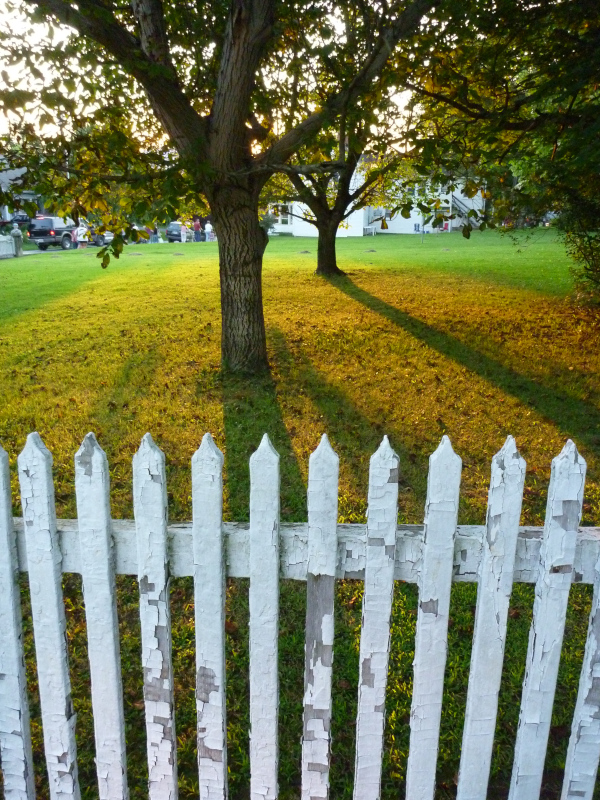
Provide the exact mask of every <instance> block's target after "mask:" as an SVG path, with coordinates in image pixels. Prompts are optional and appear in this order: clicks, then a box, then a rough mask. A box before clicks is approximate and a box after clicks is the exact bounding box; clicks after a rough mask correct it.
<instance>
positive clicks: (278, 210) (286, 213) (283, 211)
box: [272, 204, 291, 225]
mask: <svg viewBox="0 0 600 800" xmlns="http://www.w3.org/2000/svg"><path fill="white" fill-rule="evenodd" d="M272 214H273V216H274V217H275V224H276V225H289V224H290V223H291V218H290V207H289V206H288V205H285V204H284V205H276V206H273V210H272Z"/></svg>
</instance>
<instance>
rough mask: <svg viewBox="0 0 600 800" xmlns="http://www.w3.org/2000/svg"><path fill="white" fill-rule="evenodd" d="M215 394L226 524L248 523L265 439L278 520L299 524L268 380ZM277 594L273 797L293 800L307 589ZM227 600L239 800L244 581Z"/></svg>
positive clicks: (231, 734) (232, 766) (300, 484)
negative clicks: (276, 782) (275, 464)
mask: <svg viewBox="0 0 600 800" xmlns="http://www.w3.org/2000/svg"><path fill="white" fill-rule="evenodd" d="M222 393H223V419H224V428H225V481H226V486H227V495H228V502H227V516H228V517H229V519H233V520H236V521H238V522H240V521H242V522H243V521H247V520H248V519H249V502H250V469H249V459H250V456H251V455H252V453H253V452H254V451H255V450H256V448H257V447H258V446H259V444H260V441H261V439H262V437H263V434H265V433H268V435H269V439H270V440H271V442H272V444H273V447H274V448H275V449H276V450H277V452H278V453H279V458H280V462H279V466H280V477H281V488H280V497H281V518H282V520H285V521H294V522H299V521H305V520H306V513H307V512H306V485H305V482H304V479H303V477H302V472H301V470H300V465H299V464H298V460H297V458H296V456H295V454H294V450H293V448H292V442H291V439H290V435H289V433H288V431H287V429H286V426H285V423H284V419H283V415H282V412H281V407H280V404H279V401H278V398H277V390H276V385H275V382H274V380H273V378H272V376H271V375H270V374H265V375H259V376H252V377H250V376H243V377H241V376H233V375H226V376H223V377H222ZM279 591H280V601H279V604H280V620H279V682H280V708H279V745H280V764H279V779H280V796H281V797H282V798H285V797H293V796H297V794H298V787H299V781H300V738H301V735H302V696H303V689H304V671H303V665H304V618H305V614H306V584H304V583H301V582H297V581H281V583H280V589H279ZM227 594H228V601H227V608H228V618H229V631H228V640H227V661H228V673H227V714H228V739H229V754H228V762H229V791H230V795H231V797H236V798H244V797H248V795H249V791H248V786H249V781H250V768H249V753H248V750H249V742H248V730H249V729H250V719H249V705H248V696H249V685H248V665H249V655H248V648H249V644H248V581H247V580H243V581H240V580H235V581H230V582H229V585H228V591H227Z"/></svg>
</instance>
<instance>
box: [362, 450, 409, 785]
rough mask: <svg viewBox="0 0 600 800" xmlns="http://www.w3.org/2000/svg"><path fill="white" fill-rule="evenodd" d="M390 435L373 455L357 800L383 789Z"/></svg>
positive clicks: (392, 539)
mask: <svg viewBox="0 0 600 800" xmlns="http://www.w3.org/2000/svg"><path fill="white" fill-rule="evenodd" d="M399 468H400V462H399V459H398V456H397V455H396V453H395V452H394V451H393V450H392V448H391V447H390V443H389V441H388V438H387V436H384V437H383V441H382V443H381V445H380V446H379V449H378V450H377V452H376V453H375V454H374V455H373V456H371V462H370V469H369V504H368V512H367V563H366V568H365V591H364V596H363V605H362V625H361V633H360V654H359V670H360V673H359V687H358V715H357V719H356V758H355V769H354V800H377V798H378V797H379V794H380V788H381V762H382V757H383V728H384V721H385V689H386V684H387V671H388V659H389V654H390V615H391V612H392V599H393V596H394V565H395V557H396V526H397V522H398V473H399Z"/></svg>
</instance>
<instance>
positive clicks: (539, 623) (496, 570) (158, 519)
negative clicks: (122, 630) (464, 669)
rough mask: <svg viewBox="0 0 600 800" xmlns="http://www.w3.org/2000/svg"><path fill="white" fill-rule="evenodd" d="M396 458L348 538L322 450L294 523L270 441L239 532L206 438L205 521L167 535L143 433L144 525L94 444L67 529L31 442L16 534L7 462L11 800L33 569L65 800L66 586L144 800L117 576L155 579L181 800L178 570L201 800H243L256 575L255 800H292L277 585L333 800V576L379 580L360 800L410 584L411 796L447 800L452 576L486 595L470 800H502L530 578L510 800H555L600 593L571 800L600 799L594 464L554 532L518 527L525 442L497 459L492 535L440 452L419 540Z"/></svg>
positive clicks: (310, 764)
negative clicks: (283, 728) (401, 604)
mask: <svg viewBox="0 0 600 800" xmlns="http://www.w3.org/2000/svg"><path fill="white" fill-rule="evenodd" d="M399 466H400V465H399V459H398V456H397V455H396V453H394V451H393V450H392V448H391V446H390V444H389V442H388V440H387V438H384V440H383V442H382V444H381V446H380V448H379V450H378V451H377V452H376V453H375V454H374V455H373V457H372V458H371V466H370V473H369V489H368V522H367V525H366V526H363V525H340V524H338V523H337V516H338V509H337V504H338V472H339V463H338V457H337V455H336V454H335V453H334V451H333V450H332V449H331V446H330V445H329V442H328V441H327V437H326V436H324V437H323V439H322V441H321V443H320V445H319V446H318V448H317V449H316V451H315V452H314V453H313V454H312V456H311V458H310V463H309V478H308V524H307V525H306V524H293V525H280V521H279V456H278V454H277V453H276V451H275V450H274V449H273V446H272V445H271V443H270V441H269V439H268V437H267V436H266V435H265V437H264V438H263V441H262V442H261V444H260V447H259V448H258V450H257V451H256V452H255V453H254V455H253V456H252V457H251V459H250V479H251V492H250V524H249V526H248V525H244V524H238V523H224V522H223V520H222V505H223V500H222V497H223V484H222V469H223V455H222V454H221V452H220V450H219V449H218V448H217V447H216V445H215V444H214V442H213V440H212V438H211V436H210V435H209V434H206V435H205V437H204V439H203V441H202V444H201V446H200V448H199V450H198V451H197V452H196V454H195V455H194V457H193V459H192V502H193V522H192V524H191V525H189V524H177V525H171V526H169V525H168V522H167V487H166V477H165V461H164V456H163V454H162V452H161V451H160V450H159V448H158V447H157V446H156V445H155V443H154V442H153V441H152V438H151V436H150V435H149V434H147V435H146V436H145V437H144V439H143V440H142V444H141V447H140V449H139V451H138V452H137V453H136V455H135V457H134V460H133V494H134V513H135V522H129V521H126V520H111V518H110V502H109V469H108V463H107V459H106V456H105V454H104V452H103V451H102V450H101V448H100V446H99V445H98V442H97V441H96V439H95V437H94V435H93V434H88V435H87V436H86V437H85V439H84V442H83V444H82V446H81V448H80V450H79V451H78V453H77V454H76V456H75V487H76V494H77V514H78V519H77V520H59V521H57V520H56V516H55V506H54V489H53V483H52V456H51V454H50V452H49V451H48V450H47V449H46V447H45V446H44V444H43V442H42V441H41V439H40V437H39V436H38V435H37V434H36V433H33V434H31V435H30V436H29V437H28V439H27V444H26V446H25V448H24V450H23V452H22V453H21V454H20V455H19V458H18V471H19V481H20V487H21V501H22V507H23V517H22V518H15V519H13V517H12V514H11V493H10V479H9V462H8V456H7V454H6V453H5V452H4V450H2V449H1V448H0V758H1V768H2V774H3V782H4V793H5V797H6V798H7V800H33V798H34V783H33V768H32V751H31V740H30V732H29V711H28V700H27V689H26V682H25V672H24V666H23V642H22V630H21V611H20V602H19V584H18V573H19V571H24V572H28V573H29V585H30V592H31V609H32V617H33V630H34V639H35V648H36V656H37V668H38V677H39V687H40V701H41V712H42V723H43V730H44V746H45V754H46V763H47V771H48V780H49V788H50V796H51V798H52V800H71V799H72V800H78V798H79V797H80V792H79V784H78V777H77V750H76V737H75V714H74V713H73V707H72V702H71V688H70V676H69V663H68V653H67V645H66V628H65V625H66V622H65V609H64V603H63V598H62V589H61V576H62V573H65V572H77V573H80V574H81V576H82V581H83V591H84V600H85V609H86V618H87V633H88V651H89V659H90V674H91V689H92V704H93V710H94V726H95V738H96V764H97V772H98V795H99V798H100V800H127V798H128V787H127V770H126V742H125V727H124V716H123V697H122V687H121V666H120V656H119V638H118V616H117V615H118V610H117V603H116V592H115V574H134V575H137V577H138V581H139V591H140V618H141V632H142V661H143V668H144V703H145V713H146V729H147V731H146V732H147V749H148V771H149V797H150V800H176V798H177V750H176V742H177V739H176V735H175V715H174V696H173V668H172V659H171V622H170V604H169V579H170V576H193V578H194V598H195V623H196V653H197V662H196V670H197V672H196V678H197V679H196V706H197V718H198V770H199V786H200V797H201V798H202V799H204V798H206V799H207V800H224V798H225V797H226V796H227V747H226V744H227V735H226V731H227V724H226V710H225V680H226V675H225V634H224V628H225V577H226V575H229V576H232V577H249V578H250V595H249V599H250V718H251V738H250V761H251V786H250V796H251V800H274V798H276V797H277V794H278V786H277V772H278V742H277V727H278V677H277V666H278V662H277V642H278V622H279V608H278V603H279V599H278V598H279V580H280V577H284V578H292V579H295V580H303V581H306V583H307V612H306V651H305V653H306V662H305V694H304V725H303V740H302V765H301V770H302V790H301V793H302V798H303V800H313V799H314V800H317V798H327V797H328V796H329V765H330V753H331V734H330V730H331V710H332V663H333V655H334V588H335V580H336V579H340V578H354V579H361V580H364V583H365V590H364V599H363V610H362V630H361V642H360V655H359V669H360V675H359V697H358V718H357V729H356V763H355V775H354V798H355V800H377V798H378V797H379V795H380V784H381V764H382V754H383V742H384V725H385V696H386V681H387V672H388V657H389V651H390V615H391V608H392V600H393V593H394V581H395V580H404V581H409V582H412V583H417V584H418V587H419V607H418V615H417V630H416V640H415V659H414V683H413V697H412V710H411V717H410V752H409V757H408V770H407V785H406V797H407V798H409V800H433V798H434V795H435V772H436V759H437V750H438V741H439V733H440V718H441V711H442V695H443V683H444V671H445V665H446V654H447V632H448V615H449V605H450V591H451V585H452V581H453V580H454V581H477V583H478V594H477V607H476V614H475V631H474V639H473V650H472V659H471V671H470V676H469V688H468V697H467V706H466V714H465V724H464V731H463V745H462V754H461V764H460V772H459V778H458V795H457V796H458V798H459V800H484V798H485V797H486V794H487V787H488V779H489V773H490V765H491V758H492V749H493V742H494V730H495V726H496V715H497V705H498V694H499V690H500V681H501V675H502V663H503V658H504V646H505V640H506V630H507V615H508V610H509V600H510V594H511V589H512V584H513V581H523V582H530V583H535V603H534V609H533V621H532V625H531V632H530V638H529V647H528V652H527V662H526V672H525V680H524V685H523V697H522V704H521V711H520V718H519V725H518V731H517V737H516V743H515V755H514V767H513V773H512V782H511V786H510V793H509V800H526V799H527V800H534V798H537V797H539V794H540V790H541V784H542V774H543V768H544V759H545V754H546V747H547V741H548V735H549V728H550V721H551V715H552V705H553V701H554V693H555V688H556V681H557V675H558V666H559V659H560V651H561V646H562V638H563V632H564V625H565V618H566V611H567V604H568V598H569V587H570V585H571V583H572V582H580V583H589V584H593V585H594V597H593V602H592V611H591V616H590V623H589V630H588V637H587V644H586V649H585V655H584V660H583V667H582V672H581V680H580V686H579V694H578V698H577V704H576V708H575V714H574V718H573V724H572V731H571V738H570V742H569V748H568V754H567V762H566V768H565V774H564V784H563V792H562V800H573V799H574V798H587V799H588V800H591V798H592V795H593V792H594V785H595V781H596V774H597V769H598V761H599V759H600V529H598V528H587V529H582V528H579V523H580V519H581V507H582V501H583V489H584V481H585V469H586V465H585V461H584V460H583V459H582V457H581V456H580V455H579V453H578V452H577V449H576V447H575V445H574V444H573V443H572V442H570V441H569V442H568V443H567V444H566V445H565V447H564V449H563V451H562V452H561V453H560V455H559V456H558V457H557V458H555V459H554V460H553V462H552V471H551V478H550V486H549V490H548V505H547V511H546V523H545V526H544V528H543V529H542V528H531V527H528V528H523V527H521V528H520V527H519V520H520V514H521V500H522V493H523V485H524V479H525V462H524V461H523V459H522V458H521V457H520V456H519V453H518V452H517V449H516V446H515V442H514V440H513V439H512V437H509V438H508V439H507V441H506V443H505V445H504V447H503V448H502V449H501V450H500V452H499V453H497V455H496V456H494V458H493V461H492V473H491V483H490V489H489V499H488V514H487V521H486V524H485V526H460V525H457V514H458V499H459V487H460V475H461V460H460V458H459V457H458V455H456V453H454V451H453V449H452V447H451V445H450V441H449V440H448V438H447V437H445V436H444V438H443V439H442V442H441V444H440V446H439V447H438V449H437V450H436V451H435V453H434V454H433V455H432V456H431V458H430V465H429V476H428V489H427V501H426V506H425V520H424V525H423V526H417V525H413V526H410V525H397V502H398V475H399Z"/></svg>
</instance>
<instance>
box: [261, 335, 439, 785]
mask: <svg viewBox="0 0 600 800" xmlns="http://www.w3.org/2000/svg"><path fill="white" fill-rule="evenodd" d="M268 336H269V341H270V344H271V345H272V346H273V348H274V350H275V360H276V362H277V368H278V371H279V374H280V375H281V377H282V380H283V381H284V382H285V383H286V384H287V388H288V392H290V391H292V392H293V391H294V390H295V388H296V386H297V389H298V391H300V390H302V391H303V392H304V393H306V394H307V395H308V396H309V397H310V400H311V401H312V403H314V405H315V406H316V407H317V408H318V409H319V411H320V412H321V414H322V416H323V427H324V429H325V431H326V432H327V435H328V437H329V438H330V440H331V444H332V447H333V448H334V449H335V451H336V452H337V454H338V455H339V457H340V468H341V473H342V475H343V480H345V481H346V482H349V483H350V484H351V487H352V489H353V491H354V492H356V493H357V494H359V495H360V494H362V495H363V496H364V501H365V505H364V510H366V499H367V491H368V469H369V459H370V457H371V456H372V454H373V453H374V452H375V451H376V450H377V448H378V447H379V445H380V443H381V440H382V437H383V435H384V434H385V433H386V432H388V431H386V425H385V421H379V420H371V419H369V418H368V417H366V416H365V415H364V414H363V413H362V412H361V411H360V410H359V409H357V408H356V407H355V405H354V404H353V403H352V400H351V399H350V398H349V397H348V395H347V394H346V393H345V392H344V391H342V390H341V389H339V388H338V387H336V386H335V385H333V384H332V383H331V382H330V381H328V380H327V378H326V377H325V376H324V375H323V374H322V373H321V372H320V371H319V370H318V369H316V368H315V366H314V365H313V364H312V363H311V361H310V359H309V358H308V357H307V356H306V355H305V354H304V353H302V352H301V351H298V350H294V351H292V350H290V348H289V346H288V343H287V341H286V338H285V335H284V334H283V332H282V331H281V330H279V329H278V328H273V327H271V328H269V331H268ZM391 439H392V440H391V444H392V447H393V448H394V449H395V450H396V452H397V453H398V454H399V456H400V473H401V479H400V484H401V485H400V490H401V494H400V497H401V500H400V509H401V511H400V513H401V516H402V505H403V502H402V490H403V489H406V488H409V489H410V490H412V491H414V492H415V494H416V495H417V503H419V504H420V505H422V504H424V501H425V492H426V486H427V459H426V458H425V457H424V456H422V455H419V456H417V455H415V454H412V453H410V452H408V451H407V449H406V448H405V447H404V446H403V444H402V442H401V441H398V440H397V439H395V438H394V437H391ZM357 453H359V460H357V458H356V455H357ZM349 465H351V466H350V471H348V466H349ZM344 467H346V470H344ZM344 472H345V474H344ZM343 507H344V495H343V490H342V491H341V492H340V506H339V510H340V514H341V515H342V516H343ZM354 516H355V514H351V515H350V516H349V518H347V521H355V519H354ZM356 516H359V515H356ZM416 600H417V593H416V588H415V587H413V586H408V585H404V584H402V583H397V584H396V588H395V601H394V609H395V610H394V614H395V616H394V620H395V624H396V626H397V627H398V629H399V630H402V631H403V633H402V635H401V636H400V635H397V636H396V637H395V639H394V641H393V642H392V657H391V664H390V677H389V681H390V684H389V687H388V704H389V703H396V704H397V703H398V697H397V694H398V692H396V693H395V692H394V689H393V687H395V686H398V685H399V686H404V685H405V683H406V681H409V680H410V675H411V661H412V652H413V650H414V630H413V629H414V622H413V621H412V620H413V618H412V616H411V617H408V620H409V621H410V622H411V624H412V627H410V632H409V633H408V634H406V631H405V629H406V627H407V615H408V614H411V613H412V612H411V611H409V609H412V610H414V609H415V608H416ZM361 603H362V582H361V581H343V582H341V583H340V584H338V586H337V593H336V633H335V658H334V662H333V687H334V688H333V717H332V737H333V750H332V753H333V756H332V769H331V786H332V792H333V796H335V797H338V798H347V797H348V798H349V797H351V796H352V786H353V776H354V753H355V744H356V727H355V720H356V712H357V688H358V687H357V682H358V648H357V636H356V630H355V629H356V627H357V626H359V625H360V615H361ZM411 648H412V649H411ZM404 699H406V698H404ZM409 708H410V706H409V705H408V706H407V710H409ZM391 710H392V709H391V707H390V706H389V705H388V713H389V712H390V711H391ZM395 710H396V711H397V709H395ZM407 713H408V711H407ZM396 716H397V714H395V715H393V719H394V720H395V719H396ZM390 736H391V738H390ZM392 740H393V745H391V744H390V742H391V741H392ZM407 747H408V727H407V726H406V725H405V724H404V723H403V722H402V721H400V723H395V724H394V723H392V724H391V727H390V722H389V721H388V728H387V729H386V741H385V749H384V762H383V789H384V791H383V796H387V797H392V796H396V795H397V791H398V781H397V780H396V779H394V778H393V777H392V772H393V771H394V770H396V771H397V766H396V763H395V762H396V761H397V759H398V751H400V752H402V750H403V748H404V751H405V750H406V749H407ZM401 758H403V757H401ZM404 760H405V759H404Z"/></svg>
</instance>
